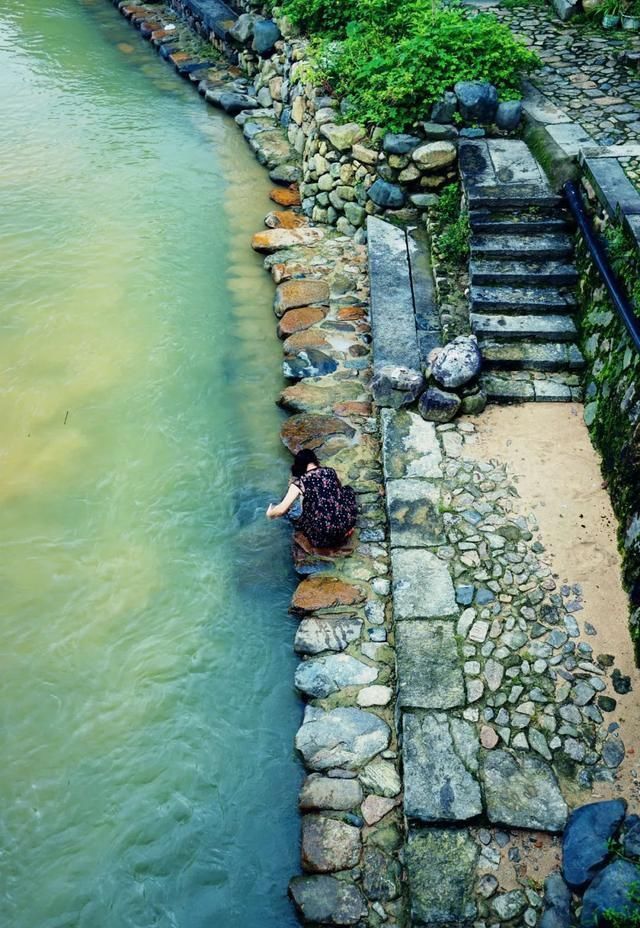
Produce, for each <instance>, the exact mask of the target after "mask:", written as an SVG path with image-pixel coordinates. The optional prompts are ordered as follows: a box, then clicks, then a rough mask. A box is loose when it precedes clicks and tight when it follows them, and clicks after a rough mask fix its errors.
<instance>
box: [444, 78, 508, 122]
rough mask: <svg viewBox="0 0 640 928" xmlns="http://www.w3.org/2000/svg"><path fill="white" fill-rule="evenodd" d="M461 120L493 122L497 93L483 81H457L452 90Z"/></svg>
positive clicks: (496, 105)
mask: <svg viewBox="0 0 640 928" xmlns="http://www.w3.org/2000/svg"><path fill="white" fill-rule="evenodd" d="M453 89H454V91H455V94H456V97H457V100H458V107H459V109H460V113H461V114H462V118H463V119H464V120H466V121H467V122H481V123H489V122H493V120H494V119H495V115H496V110H497V109H498V91H497V90H496V88H495V87H494V86H493V84H489V83H486V82H484V81H482V82H481V81H458V83H457V84H456V85H455V87H454V88H453Z"/></svg>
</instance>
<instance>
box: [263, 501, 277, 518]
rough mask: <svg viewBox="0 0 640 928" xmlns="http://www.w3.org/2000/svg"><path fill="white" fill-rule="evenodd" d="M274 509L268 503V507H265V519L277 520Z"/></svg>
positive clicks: (271, 504)
mask: <svg viewBox="0 0 640 928" xmlns="http://www.w3.org/2000/svg"><path fill="white" fill-rule="evenodd" d="M274 508H275V507H274V505H273V503H269V505H268V506H267V512H266V516H267V519H277V518H278V517H277V515H276V513H275V512H274Z"/></svg>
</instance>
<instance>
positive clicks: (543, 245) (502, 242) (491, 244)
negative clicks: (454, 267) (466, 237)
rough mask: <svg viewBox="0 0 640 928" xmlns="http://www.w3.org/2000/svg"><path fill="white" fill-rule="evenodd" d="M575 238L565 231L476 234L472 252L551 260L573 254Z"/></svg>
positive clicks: (472, 243) (488, 255)
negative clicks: (527, 233) (533, 233)
mask: <svg viewBox="0 0 640 928" xmlns="http://www.w3.org/2000/svg"><path fill="white" fill-rule="evenodd" d="M573 247H574V246H573V239H572V238H571V236H570V235H566V234H564V233H545V234H538V235H536V236H534V237H532V236H530V235H514V234H512V233H498V234H495V235H494V234H491V233H488V234H482V233H480V234H476V235H473V236H472V237H471V254H472V255H474V256H475V255H481V256H485V257H487V258H524V259H525V260H528V261H531V260H534V259H540V260H546V261H550V260H551V259H553V258H567V257H569V256H570V255H572V254H573Z"/></svg>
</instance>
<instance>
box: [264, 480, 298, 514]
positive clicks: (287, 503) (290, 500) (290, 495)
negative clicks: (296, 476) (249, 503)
mask: <svg viewBox="0 0 640 928" xmlns="http://www.w3.org/2000/svg"><path fill="white" fill-rule="evenodd" d="M299 496H300V487H297V486H296V485H295V484H294V483H292V484H291V486H290V487H289V489H288V490H287V492H286V495H285V496H284V498H283V499H282V500H281V501H280V502H279V503H278V504H277V505H276V506H274V505H273V503H269V505H268V507H267V519H279V518H280V516H283V515H284V514H285V512H289V510H290V509H291V507H292V506H293V504H294V503H295V501H296V499H297V498H298V497H299Z"/></svg>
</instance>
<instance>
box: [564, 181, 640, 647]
mask: <svg viewBox="0 0 640 928" xmlns="http://www.w3.org/2000/svg"><path fill="white" fill-rule="evenodd" d="M582 188H583V192H584V194H585V199H586V202H587V203H588V204H589V209H590V211H591V213H592V218H593V221H594V224H595V226H596V228H597V229H600V230H603V229H604V228H605V227H606V226H607V225H609V224H610V223H612V222H613V223H617V222H619V221H621V217H620V214H618V217H612V216H611V214H610V212H609V211H608V210H607V208H606V207H605V206H604V205H603V203H602V202H601V192H600V191H596V189H595V187H594V186H593V185H592V184H591V183H590V182H589V180H588V179H585V180H583V183H582ZM636 198H637V200H638V209H639V210H640V197H638V196H637V195H636ZM602 199H604V197H602ZM622 221H624V219H622ZM578 258H579V269H580V272H581V273H580V300H581V305H582V316H581V330H582V341H583V354H584V356H585V359H586V361H587V373H586V380H585V410H584V418H585V422H586V424H587V426H588V428H589V431H590V434H591V437H592V440H593V442H594V444H595V445H596V447H597V448H598V450H599V452H600V454H601V455H602V472H603V476H604V479H605V480H606V482H607V486H608V490H609V494H610V496H611V501H612V503H613V507H614V511H615V513H616V516H617V518H618V526H619V528H618V542H619V547H620V551H621V554H622V560H623V578H624V583H625V586H626V588H627V590H628V591H629V595H630V607H631V617H630V626H631V634H632V637H633V639H634V642H635V648H636V658H637V659H640V353H639V352H638V351H637V349H636V348H635V346H634V344H633V342H632V340H631V337H630V335H629V333H628V331H627V329H626V327H625V325H624V323H623V321H622V319H621V317H620V316H619V315H618V313H617V312H616V310H615V308H614V306H613V304H612V302H611V300H610V299H609V297H608V294H607V292H606V289H605V287H604V284H603V282H602V279H601V278H600V276H599V274H598V272H597V270H596V268H595V265H594V264H593V261H592V260H591V258H590V256H589V252H588V251H587V248H586V246H585V244H584V243H583V242H582V241H580V243H579V246H578Z"/></svg>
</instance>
